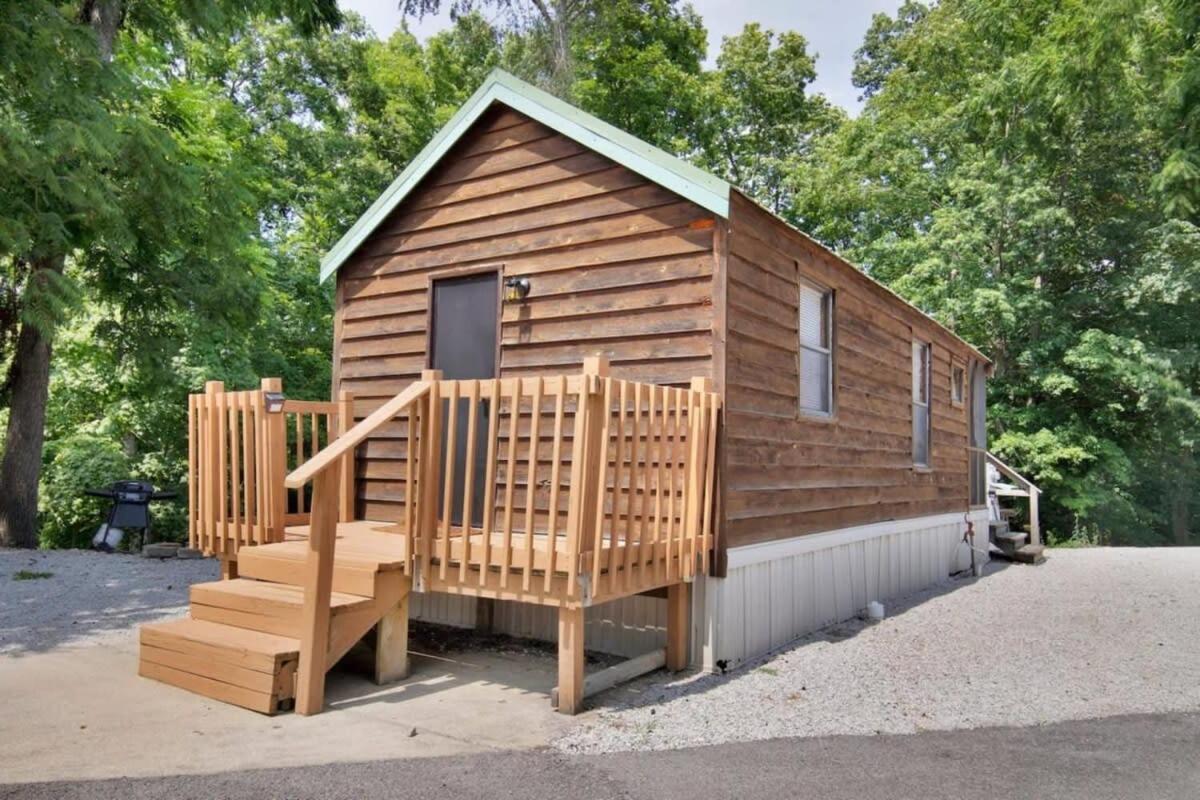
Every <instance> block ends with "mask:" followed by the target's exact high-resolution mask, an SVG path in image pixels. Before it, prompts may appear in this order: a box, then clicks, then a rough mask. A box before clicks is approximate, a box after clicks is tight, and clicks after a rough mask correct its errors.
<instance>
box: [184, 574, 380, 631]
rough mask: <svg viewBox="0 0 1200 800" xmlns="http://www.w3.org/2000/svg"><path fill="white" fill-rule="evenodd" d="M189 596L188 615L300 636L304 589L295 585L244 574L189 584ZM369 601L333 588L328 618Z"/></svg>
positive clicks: (353, 609) (366, 606)
mask: <svg viewBox="0 0 1200 800" xmlns="http://www.w3.org/2000/svg"><path fill="white" fill-rule="evenodd" d="M191 600H192V611H191V614H192V619H198V620H205V621H208V622H217V623H221V624H223V625H232V626H234V627H237V628H246V629H248V630H254V631H262V632H263V633H273V634H276V635H279V636H290V637H293V638H297V639H298V638H299V637H300V636H301V621H302V611H303V609H304V590H303V589H302V588H301V587H299V586H290V585H287V584H282V583H267V582H266V581H257V580H250V579H248V578H238V579H237V580H232V581H213V582H211V583H197V584H194V585H193V586H192V589H191ZM372 605H373V601H372V600H371V598H370V597H363V596H360V595H355V594H346V593H344V592H334V593H333V594H332V595H331V596H330V612H331V621H333V622H334V623H335V624H336V620H337V617H338V615H340V614H344V613H349V612H354V611H358V610H362V609H367V608H371V607H372Z"/></svg>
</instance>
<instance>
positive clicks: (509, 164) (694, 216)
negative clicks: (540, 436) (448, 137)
mask: <svg viewBox="0 0 1200 800" xmlns="http://www.w3.org/2000/svg"><path fill="white" fill-rule="evenodd" d="M714 224H715V221H714V219H713V216H712V214H711V213H710V212H708V211H706V210H704V209H702V208H700V207H699V206H697V205H695V204H693V203H691V202H688V201H686V200H683V199H682V198H680V197H679V196H677V195H675V194H673V193H671V192H670V191H668V190H665V189H663V188H662V187H660V186H657V185H656V184H653V183H651V182H649V181H647V180H646V179H644V178H642V177H641V176H639V175H637V174H635V173H633V172H631V171H630V170H627V169H625V168H624V167H621V166H619V165H617V164H616V163H614V162H612V161H610V160H609V159H607V158H605V157H603V156H601V155H598V154H596V153H594V152H591V151H590V150H588V149H587V148H585V147H584V146H583V145H580V144H578V143H577V142H574V141H573V140H571V139H568V138H566V137H564V136H561V135H559V134H557V133H555V132H553V131H551V130H549V129H548V128H546V127H544V126H542V125H541V124H540V123H537V122H535V121H533V120H531V119H529V118H528V117H525V116H523V115H521V114H519V113H517V112H515V111H512V110H510V109H505V108H502V107H498V108H494V109H492V110H491V111H489V112H488V113H487V114H485V115H484V116H483V117H482V118H481V119H480V120H479V122H478V123H477V124H476V127H475V129H474V130H472V131H471V132H470V133H468V134H467V135H466V136H465V137H463V139H462V140H461V141H460V142H459V144H458V145H457V146H456V147H455V148H454V149H453V150H452V151H451V152H450V153H448V154H447V156H446V157H445V158H444V159H443V160H442V163H441V164H440V165H439V166H438V167H437V168H436V169H435V170H434V171H433V172H431V173H430V174H429V175H428V176H427V177H426V179H425V180H424V181H423V183H422V185H421V186H419V187H418V188H417V189H416V190H414V191H413V192H412V193H411V194H410V195H409V196H408V197H407V198H406V199H405V201H404V202H403V203H402V204H401V205H400V206H399V207H397V208H396V210H395V211H394V212H393V213H392V214H391V216H390V218H389V219H387V220H386V221H384V222H383V223H382V224H381V225H380V226H379V227H378V228H377V229H376V230H375V232H374V233H372V234H371V236H370V237H368V238H367V239H366V240H365V241H364V242H363V244H362V246H361V247H359V249H358V251H357V252H356V253H355V254H354V255H353V256H351V258H350V259H349V260H348V261H347V262H346V263H345V264H344V265H343V266H342V268H341V269H340V270H339V273H338V279H337V280H338V292H337V297H338V308H337V316H336V324H335V348H334V376H335V377H334V383H335V386H334V388H335V390H337V389H346V390H349V391H352V392H354V396H355V407H354V412H355V417H356V418H359V419H361V418H362V417H364V416H365V415H367V414H368V413H370V412H371V411H372V410H374V409H375V408H377V407H378V406H379V405H380V403H382V402H383V401H384V400H386V399H388V398H390V397H392V396H394V395H395V394H397V393H398V392H400V391H402V390H403V389H404V388H405V387H406V386H407V385H408V384H409V383H411V382H412V381H413V380H415V379H416V378H417V377H418V376H419V374H420V371H421V370H422V369H423V368H425V367H426V365H427V333H428V311H429V298H428V290H429V282H430V279H431V277H436V276H439V275H443V274H454V273H455V272H456V271H462V270H470V269H472V268H481V267H493V266H494V267H496V268H498V269H500V270H501V275H502V282H503V278H508V277H513V276H526V277H529V278H530V281H531V291H530V294H529V297H528V299H527V300H526V301H525V302H523V303H505V304H504V305H503V306H502V308H501V330H500V375H501V377H516V376H537V375H559V374H564V373H575V372H578V371H579V370H580V369H581V367H582V363H583V359H584V357H585V356H589V355H597V354H604V355H607V356H608V357H609V359H610V360H611V361H612V374H613V375H614V376H615V377H621V378H628V379H633V380H639V381H648V382H654V383H669V384H674V385H686V384H687V383H688V381H690V379H691V378H692V377H694V376H705V377H709V376H711V374H712V366H711V362H712V319H713V313H712V288H711V287H712V272H713V229H714ZM503 423H504V421H503V420H502V424H503ZM548 434H549V432H548V431H547V432H545V435H548ZM403 435H404V432H403V429H402V427H401V426H393V427H390V428H387V429H385V430H384V431H383V432H382V433H381V435H380V436H378V437H376V439H374V440H372V441H371V442H369V443H368V444H367V445H366V446H365V447H363V448H360V450H359V454H358V457H359V460H358V465H357V474H358V481H357V496H358V508H357V513H358V515H359V516H360V517H362V518H368V519H393V518H395V510H396V508H398V506H397V505H396V501H397V500H398V499H399V498H401V497H403V495H404V481H403V474H404V473H403V464H402V461H401V460H402V459H403V458H404V457H405V444H404V438H403Z"/></svg>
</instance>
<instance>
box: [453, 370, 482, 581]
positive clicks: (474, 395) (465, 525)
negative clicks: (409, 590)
mask: <svg viewBox="0 0 1200 800" xmlns="http://www.w3.org/2000/svg"><path fill="white" fill-rule="evenodd" d="M478 429H479V381H478V380H471V381H468V382H467V452H466V463H465V464H463V512H462V530H463V543H462V558H460V559H459V561H458V582H459V583H466V582H467V567H468V566H469V563H468V562H470V560H471V536H472V525H471V519H472V517H473V515H474V513H475V509H474V508H473V506H474V503H473V502H472V500H474V496H475V436H476V433H477V432H478Z"/></svg>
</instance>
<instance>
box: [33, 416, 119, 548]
mask: <svg viewBox="0 0 1200 800" xmlns="http://www.w3.org/2000/svg"><path fill="white" fill-rule="evenodd" d="M46 455H47V461H48V463H47V466H46V479H45V485H44V486H43V487H42V492H41V497H40V498H39V500H40V502H41V521H42V527H41V532H40V541H41V544H42V546H43V547H79V548H82V547H87V546H88V545H89V544H90V543H91V539H92V536H93V534H94V533H95V531H96V528H97V527H99V524H100V523H101V522H103V521H104V514H105V512H106V511H107V503H106V501H104V500H102V499H100V498H97V497H89V496H87V495H85V494H84V493H83V491H84V489H94V488H96V487H98V486H106V485H107V484H108V483H111V481H112V476H113V475H121V474H124V473H125V471H126V470H127V469H129V460H128V459H127V458H126V456H125V453H123V452H122V451H121V448H120V447H119V446H118V445H117V444H116V443H114V442H113V441H112V440H111V439H109V438H107V437H105V436H97V435H95V434H91V433H77V434H73V435H71V436H67V437H65V438H63V439H59V440H57V441H54V442H52V444H51V446H50V447H48V448H47V449H46Z"/></svg>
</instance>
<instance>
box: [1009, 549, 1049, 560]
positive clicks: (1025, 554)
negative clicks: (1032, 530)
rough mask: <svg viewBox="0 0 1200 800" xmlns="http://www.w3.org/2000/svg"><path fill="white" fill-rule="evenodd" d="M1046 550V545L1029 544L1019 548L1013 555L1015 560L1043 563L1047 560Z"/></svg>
mask: <svg viewBox="0 0 1200 800" xmlns="http://www.w3.org/2000/svg"><path fill="white" fill-rule="evenodd" d="M1045 552H1046V547H1045V545H1040V544H1027V545H1025V546H1024V547H1019V548H1017V550H1016V552H1014V553H1013V556H1012V557H1013V561H1020V562H1021V563H1022V564H1041V563H1043V562H1044V561H1045V560H1046V555H1045Z"/></svg>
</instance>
